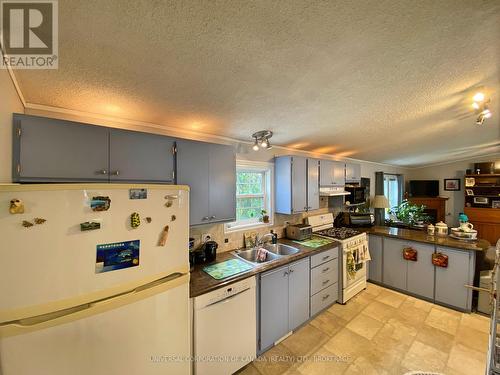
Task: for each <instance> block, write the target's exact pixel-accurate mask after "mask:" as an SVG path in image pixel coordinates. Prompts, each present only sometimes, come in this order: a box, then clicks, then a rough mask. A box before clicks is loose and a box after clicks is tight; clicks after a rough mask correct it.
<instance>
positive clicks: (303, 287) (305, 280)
mask: <svg viewBox="0 0 500 375" xmlns="http://www.w3.org/2000/svg"><path fill="white" fill-rule="evenodd" d="M309 268H310V267H309V258H306V259H303V260H300V261H297V262H295V263H293V264H291V265H290V267H289V271H288V272H289V277H288V295H289V301H288V321H289V325H288V328H289V329H290V330H294V329H295V328H297V327H298V326H300V325H301V324H302V323H304V322H305V321H307V319H309ZM264 319H265V317H264Z"/></svg>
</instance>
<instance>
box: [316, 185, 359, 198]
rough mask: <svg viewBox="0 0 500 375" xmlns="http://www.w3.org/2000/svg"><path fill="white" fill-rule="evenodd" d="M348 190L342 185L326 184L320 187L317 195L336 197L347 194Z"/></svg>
mask: <svg viewBox="0 0 500 375" xmlns="http://www.w3.org/2000/svg"><path fill="white" fill-rule="evenodd" d="M349 194H351V193H349V192H348V191H345V190H344V188H343V187H342V186H328V187H320V188H319V195H320V196H321V197H336V196H341V195H349Z"/></svg>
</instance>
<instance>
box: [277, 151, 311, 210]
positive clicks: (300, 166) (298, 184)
mask: <svg viewBox="0 0 500 375" xmlns="http://www.w3.org/2000/svg"><path fill="white" fill-rule="evenodd" d="M291 163H292V164H291V168H292V183H291V185H290V188H291V190H292V209H291V210H290V212H289V213H295V212H302V211H307V159H306V158H300V157H292V158H291ZM276 193H277V194H280V191H278V190H277V191H276Z"/></svg>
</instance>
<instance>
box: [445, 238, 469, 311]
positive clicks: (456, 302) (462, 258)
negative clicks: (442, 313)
mask: <svg viewBox="0 0 500 375" xmlns="http://www.w3.org/2000/svg"><path fill="white" fill-rule="evenodd" d="M436 252H437V253H441V254H443V255H445V256H447V257H448V267H446V268H444V267H435V268H436V295H435V299H436V302H441V303H444V304H446V305H450V306H456V307H458V308H460V309H463V310H470V309H471V307H472V290H471V289H469V288H466V287H465V285H472V283H473V280H474V271H475V258H474V256H473V255H474V254H473V253H472V252H470V251H460V250H455V249H450V248H446V247H440V246H438V247H437V248H436Z"/></svg>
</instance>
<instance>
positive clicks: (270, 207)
mask: <svg viewBox="0 0 500 375" xmlns="http://www.w3.org/2000/svg"><path fill="white" fill-rule="evenodd" d="M238 172H263V173H264V180H263V185H264V194H263V196H264V202H265V206H266V211H267V213H268V215H269V223H263V222H261V221H254V220H240V221H239V222H238V221H233V222H231V223H226V224H224V233H231V232H237V231H240V230H248V229H255V228H264V227H270V226H273V225H274V163H269V162H261V161H250V160H236V174H238ZM252 196H255V197H256V198H260V197H261V196H262V195H261V194H245V197H248V198H252ZM237 200H238V194H236V201H237Z"/></svg>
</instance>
